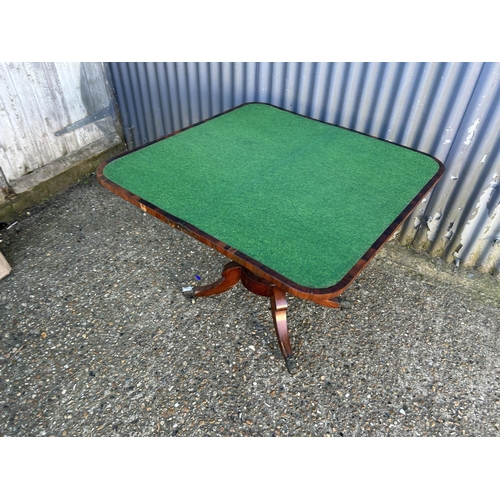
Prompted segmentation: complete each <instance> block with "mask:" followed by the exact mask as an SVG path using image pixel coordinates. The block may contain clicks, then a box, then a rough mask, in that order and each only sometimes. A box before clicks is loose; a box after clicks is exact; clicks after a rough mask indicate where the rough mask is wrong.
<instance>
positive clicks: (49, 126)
mask: <svg viewBox="0 0 500 500" xmlns="http://www.w3.org/2000/svg"><path fill="white" fill-rule="evenodd" d="M111 103H112V92H111V87H110V84H109V83H108V82H107V80H106V74H105V66H104V65H103V63H64V62H58V63H53V62H46V63H44V62H37V63H30V62H20V63H16V62H11V63H5V62H1V63H0V117H1V119H0V169H1V171H2V172H3V177H4V178H5V179H6V182H7V183H9V185H15V184H16V183H17V182H18V181H20V179H22V178H23V177H24V176H26V175H27V174H30V173H33V172H35V171H38V170H39V169H41V168H42V167H46V166H47V165H52V167H53V168H52V169H51V173H53V174H57V173H59V171H60V170H63V169H64V168H67V167H68V166H71V165H70V164H71V160H70V157H71V155H72V154H73V153H76V152H80V151H82V150H88V151H89V154H90V153H92V154H96V153H99V152H101V151H104V150H105V149H107V148H108V147H110V144H111V145H112V144H116V143H118V142H120V138H119V136H118V134H117V130H116V124H115V122H114V120H113V113H114V106H112V105H111ZM54 162H56V163H57V162H58V163H57V164H54Z"/></svg>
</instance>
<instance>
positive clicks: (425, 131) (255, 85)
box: [110, 62, 500, 272]
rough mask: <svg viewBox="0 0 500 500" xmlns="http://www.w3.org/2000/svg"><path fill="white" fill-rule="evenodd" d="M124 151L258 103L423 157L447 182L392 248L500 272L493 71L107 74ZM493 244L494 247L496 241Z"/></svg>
mask: <svg viewBox="0 0 500 500" xmlns="http://www.w3.org/2000/svg"><path fill="white" fill-rule="evenodd" d="M110 69H111V74H112V78H113V82H114V86H115V89H116V94H117V99H118V104H119V108H120V110H121V114H122V120H123V126H124V130H125V135H126V139H127V143H128V146H129V147H130V148H132V147H136V146H139V145H142V144H145V143H147V142H149V141H152V140H154V139H157V138H159V137H162V136H164V135H166V134H169V133H170V132H173V131H175V130H179V129H181V128H183V127H186V126H188V125H190V124H193V123H196V122H199V121H200V120H203V119H205V118H208V117H210V116H213V115H216V114H218V113H220V112H222V111H225V110H227V109H229V108H231V107H234V106H236V105H238V104H242V103H244V102H255V101H259V102H266V103H270V104H274V105H277V106H280V107H282V108H284V109H289V110H291V111H294V112H297V113H300V114H303V115H306V116H310V117H312V118H316V119H319V120H322V121H325V122H329V123H333V124H336V125H341V126H343V127H348V128H350V129H353V130H358V131H360V132H364V133H367V134H370V135H373V136H375V137H379V138H382V139H387V140H390V141H393V142H395V143H397V144H402V145H404V146H409V147H411V148H414V149H418V150H420V151H423V152H426V153H430V154H432V155H433V156H435V157H437V158H438V159H440V160H441V161H443V163H444V164H445V166H446V168H447V171H446V174H445V175H446V176H445V178H443V179H442V180H441V182H440V183H439V184H438V186H437V187H436V188H435V189H434V190H433V192H432V193H431V195H430V196H428V197H427V198H426V200H425V201H423V202H422V203H421V204H420V205H419V206H418V207H416V209H415V212H414V214H413V217H412V218H411V219H410V220H408V221H407V222H406V223H405V224H404V226H403V227H402V228H401V231H400V234H399V238H400V241H401V242H402V243H404V244H409V243H412V244H413V245H414V246H415V247H416V248H417V249H421V250H426V251H428V252H429V253H431V254H432V255H434V256H441V257H443V258H445V259H446V260H447V261H455V262H456V263H457V264H461V265H469V266H476V267H478V268H481V269H482V270H484V271H490V272H491V271H495V270H497V271H498V270H500V208H499V205H500V188H499V177H500V89H499V85H498V79H499V71H500V63H279V62H276V63H110ZM497 240H498V241H497Z"/></svg>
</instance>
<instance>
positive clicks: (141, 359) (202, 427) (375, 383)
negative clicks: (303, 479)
mask: <svg viewBox="0 0 500 500" xmlns="http://www.w3.org/2000/svg"><path fill="white" fill-rule="evenodd" d="M1 238H2V240H3V241H2V243H0V250H1V251H2V253H3V254H4V256H5V257H6V259H7V260H8V262H9V263H10V265H11V266H12V273H11V274H10V275H9V276H7V277H6V278H4V279H3V280H1V281H0V318H1V334H0V409H1V411H0V434H1V435H3V436H499V435H500V357H499V354H500V342H499V326H498V325H500V307H499V305H498V302H495V300H493V298H492V297H488V295H487V294H481V293H479V292H475V291H474V290H476V289H477V287H476V288H474V285H475V284H478V283H480V281H481V280H482V279H495V278H492V277H482V276H481V275H479V274H478V273H475V272H473V271H465V270H464V271H463V272H464V273H465V272H467V273H468V274H466V275H461V276H462V278H463V276H465V277H468V278H469V279H470V283H471V286H472V288H467V287H464V286H463V285H462V282H463V280H462V281H460V280H459V279H457V280H454V279H451V280H450V279H449V278H450V276H451V277H452V278H453V272H454V271H453V269H452V268H451V267H450V266H448V265H443V264H442V262H441V263H440V264H439V266H440V269H441V271H440V272H437V273H435V275H433V277H432V278H429V276H430V275H426V274H425V273H421V272H419V271H418V270H417V269H418V259H419V258H421V257H419V256H417V255H415V256H412V255H411V254H410V253H408V252H409V251H408V250H406V249H403V251H404V252H406V253H407V256H406V257H405V259H406V260H405V262H406V264H405V265H403V264H402V263H401V262H400V261H398V259H397V258H395V257H394V256H395V255H396V254H397V252H400V251H401V248H402V247H401V246H400V245H397V244H393V243H390V244H388V245H386V247H385V248H384V250H383V251H382V252H381V254H380V256H379V257H377V258H376V259H374V260H373V261H372V263H370V265H369V266H368V267H367V268H366V269H365V271H364V272H363V273H362V274H361V275H360V276H359V278H358V279H357V280H356V281H355V283H354V284H353V285H352V286H351V287H350V288H349V289H348V291H347V292H346V293H345V294H344V297H345V299H346V300H348V301H349V302H350V303H351V307H350V308H349V309H343V310H336V309H329V308H326V307H322V306H320V305H316V304H314V303H312V302H307V301H304V300H300V299H297V298H294V297H290V296H289V309H288V323H289V331H290V337H291V342H292V348H293V349H294V353H295V356H296V361H297V372H296V373H295V374H294V375H293V376H292V375H290V374H289V373H288V372H287V370H286V368H285V365H284V363H283V360H282V358H281V354H280V352H279V349H278V346H277V342H276V339H275V333H274V329H273V324H272V318H271V312H270V308H269V304H268V299H266V298H263V297H258V296H255V295H253V294H251V293H250V292H248V291H247V290H246V289H244V288H243V287H242V286H241V285H238V286H237V287H235V288H233V289H232V290H230V291H229V292H226V293H225V294H222V295H218V296H214V297H207V298H200V299H198V300H197V301H196V303H195V304H194V305H193V304H191V303H190V302H189V301H188V300H187V299H186V298H184V297H183V296H182V294H181V293H180V289H181V287H182V286H186V285H189V284H195V281H196V280H195V276H196V275H200V276H201V277H202V280H201V282H202V283H210V282H211V281H213V280H215V279H217V278H218V277H219V276H220V271H221V269H222V266H223V265H224V263H226V262H227V259H226V258H225V257H223V256H222V255H220V254H218V253H217V252H215V251H213V250H211V249H209V248H208V247H206V246H204V245H202V244H201V243H198V242H197V241H196V240H194V239H192V238H190V237H188V236H186V235H184V234H183V233H181V232H179V231H177V230H174V229H172V228H170V227H169V226H167V225H166V224H164V223H162V222H160V221H158V220H156V219H155V218H153V217H151V216H149V215H146V214H143V213H142V212H141V211H140V210H138V209H136V208H135V207H133V206H132V205H130V204H129V203H127V202H126V201H124V200H122V199H121V198H119V197H117V196H115V195H113V194H111V193H110V192H109V191H107V190H106V189H104V188H103V187H101V186H100V185H99V184H98V183H97V181H96V178H95V175H91V176H89V177H88V178H87V179H85V180H84V181H82V182H81V183H79V184H78V185H77V186H75V187H73V188H71V189H69V190H67V191H65V192H64V193H61V194H59V195H57V196H55V197H54V198H52V199H50V200H48V201H47V202H45V203H44V204H42V205H40V206H38V207H36V208H35V209H33V210H31V211H30V213H27V214H26V216H23V217H21V218H20V219H19V221H18V223H17V224H16V225H15V226H13V227H11V228H10V229H6V228H5V229H4V230H3V231H2V232H1ZM412 259H413V260H412ZM412 262H413V263H414V264H415V265H411V263H412ZM439 266H437V263H436V268H437V267H439ZM443 266H444V268H445V269H443ZM457 272H458V271H457ZM441 275H442V276H446V278H447V280H442V279H440V278H439V276H441ZM457 276H458V275H457ZM478 286H479V285H478Z"/></svg>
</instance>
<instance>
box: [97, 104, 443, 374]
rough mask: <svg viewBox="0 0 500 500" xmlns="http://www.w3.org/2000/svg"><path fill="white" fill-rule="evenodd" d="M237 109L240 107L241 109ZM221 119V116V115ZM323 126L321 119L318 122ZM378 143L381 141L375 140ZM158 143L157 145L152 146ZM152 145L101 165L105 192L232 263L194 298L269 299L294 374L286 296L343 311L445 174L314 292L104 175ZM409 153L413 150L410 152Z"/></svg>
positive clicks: (198, 289) (100, 177)
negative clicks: (242, 291)
mask: <svg viewBox="0 0 500 500" xmlns="http://www.w3.org/2000/svg"><path fill="white" fill-rule="evenodd" d="M238 107H239V106H238ZM234 109H236V108H233V109H230V110H228V111H225V112H224V113H221V114H220V115H222V114H225V113H228V112H230V111H233V110H234ZM220 115H217V116H220ZM213 118H216V116H214V117H212V118H209V119H208V120H211V119H213ZM208 120H204V121H202V122H199V123H197V124H195V125H191V126H189V127H186V128H184V129H182V130H179V131H176V132H174V133H172V134H169V135H167V136H166V137H163V138H161V139H159V140H164V139H167V138H169V137H171V136H174V135H176V134H178V133H179V132H182V131H184V130H187V129H190V128H192V127H196V126H198V125H201V124H202V123H204V122H206V121H208ZM317 121H319V120H317ZM375 139H377V140H382V139H378V138H375ZM153 142H157V141H153ZM150 144H152V143H149V144H146V145H144V146H141V147H139V148H136V149H134V150H132V151H127V152H126V153H123V154H122V155H119V156H117V157H115V158H111V159H110V160H108V161H106V162H104V163H102V164H101V165H100V166H99V168H98V170H97V178H98V181H99V182H100V183H101V184H102V185H103V186H104V187H105V188H107V189H109V190H110V191H111V192H113V193H114V194H116V195H118V196H120V197H122V198H124V199H125V200H127V201H129V202H130V203H132V204H133V205H135V206H137V207H139V208H140V209H141V210H143V211H144V212H147V213H149V214H150V215H153V216H154V217H156V218H157V219H159V220H161V221H163V222H165V223H167V224H169V225H170V226H172V227H174V228H176V229H178V230H180V231H183V232H184V233H186V234H188V235H189V236H191V237H193V238H195V239H197V240H198V241H200V242H202V243H204V244H205V245H207V246H209V247H211V248H213V249H215V250H217V251H218V252H220V253H221V254H223V255H225V256H226V257H228V258H229V259H231V261H232V262H230V263H228V264H227V265H226V266H225V267H224V269H223V271H222V277H221V278H220V279H219V280H218V281H216V282H215V283H213V284H211V285H204V286H199V287H196V288H194V289H193V290H192V295H193V296H194V297H204V296H209V295H215V294H219V293H223V292H225V291H227V290H229V289H230V288H231V287H233V286H235V285H236V284H237V283H238V282H239V281H241V283H242V284H243V285H244V286H245V287H246V288H247V289H248V290H249V291H251V292H252V293H255V294H257V295H262V296H266V297H270V301H271V310H272V314H273V320H274V325H275V329H276V334H277V337H278V343H279V347H280V350H281V353H282V355H283V358H284V359H285V363H286V366H287V368H288V369H289V370H290V366H291V364H290V363H291V360H292V349H291V345H290V339H289V335H288V329H287V322H286V310H287V302H286V295H285V294H286V293H290V294H292V295H294V296H296V297H299V298H302V299H306V300H311V301H313V302H316V303H318V304H321V305H323V306H327V307H332V308H338V307H340V299H339V296H340V295H341V294H342V293H343V292H344V291H345V289H346V288H347V287H348V286H349V285H350V284H351V283H352V281H353V280H354V279H355V278H356V276H357V275H358V274H359V273H360V272H361V271H362V270H363V269H364V268H365V267H366V265H367V264H368V263H369V262H370V260H371V259H372V258H373V257H374V255H375V254H376V253H377V252H378V251H379V250H380V248H381V247H382V246H383V245H384V243H386V242H387V241H388V240H389V239H390V238H391V236H392V235H393V233H394V232H395V231H396V230H397V228H398V227H399V226H400V225H401V224H402V223H403V222H404V220H405V219H406V218H407V217H408V216H409V215H410V214H411V212H412V211H413V209H414V208H415V206H416V205H417V204H418V203H419V202H420V201H421V200H422V198H423V197H424V196H425V195H426V194H427V193H428V192H429V191H430V190H431V189H432V188H433V187H434V185H435V184H436V183H437V182H438V180H439V179H440V178H441V176H442V175H443V173H444V165H443V164H442V163H441V162H440V161H439V160H436V159H435V160H436V161H437V163H438V164H439V169H438V172H437V173H436V174H435V175H434V176H433V177H432V178H431V179H430V180H429V182H427V184H426V185H425V186H424V187H423V188H422V189H421V190H420V192H418V193H417V194H416V196H415V197H414V198H413V199H412V201H411V202H410V203H409V204H408V205H407V206H406V207H405V209H404V210H403V211H402V212H401V213H400V214H399V216H398V217H396V219H395V220H394V221H393V222H392V223H391V224H390V225H389V227H387V229H386V230H385V231H384V232H383V233H382V234H381V235H380V236H379V238H378V239H377V240H376V241H375V242H374V243H373V245H372V246H371V247H370V248H369V249H368V250H367V251H366V252H365V254H364V255H363V256H362V257H361V259H360V260H359V261H358V262H357V263H356V264H355V265H354V266H353V267H352V268H351V270H350V271H349V272H348V273H347V274H346V275H345V276H344V277H343V278H342V279H341V280H339V281H338V282H337V283H336V284H334V285H332V286H330V287H327V288H311V287H306V286H302V285H300V284H298V283H295V282H293V281H291V280H289V279H288V278H286V277H285V276H283V275H281V274H279V273H277V272H276V271H274V270H273V269H270V268H269V267H267V266H265V265H263V264H261V263H260V262H258V261H256V260H255V259H253V258H252V257H250V256H248V255H246V254H244V253H242V252H240V251H238V250H237V249H235V248H232V247H230V246H229V245H227V244H226V243H224V242H222V241H220V240H218V239H216V238H214V237H213V236H211V235H210V234H207V233H205V232H204V231H202V230H200V229H198V228H197V227H195V226H193V225H192V224H190V223H188V222H186V221H184V220H182V219H179V218H178V217H176V216H174V215H172V214H170V213H168V212H166V211H164V210H162V209H160V208H159V207H157V206H155V205H153V204H152V203H150V202H148V201H147V200H144V199H142V198H140V197H139V196H137V195H135V194H133V193H131V192H130V191H128V190H126V189H124V188H122V187H121V186H119V185H117V184H115V183H114V182H112V181H110V180H109V179H107V178H106V177H105V175H104V168H105V167H106V165H107V164H108V163H110V162H111V161H113V160H115V159H117V158H120V157H122V156H125V155H127V154H130V153H133V152H134V151H137V150H138V149H142V148H144V147H147V146H149V145H150ZM407 149H411V148H407Z"/></svg>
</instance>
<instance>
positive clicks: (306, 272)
mask: <svg viewBox="0 0 500 500" xmlns="http://www.w3.org/2000/svg"><path fill="white" fill-rule="evenodd" d="M443 172H444V166H443V164H442V163H441V162H440V161H439V160H437V159H435V158H433V157H431V156H429V155H427V154H424V153H421V152H418V151H415V150H412V149H409V148H406V147H403V146H399V145H396V144H393V143H391V142H388V141H384V140H381V139H376V138H374V137H370V136H367V135H364V134H361V133H358V132H354V131H351V130H347V129H345V128H342V127H338V126H334V125H331V124H328V123H324V122H321V121H318V120H314V119H310V118H307V117H304V116H301V115H298V114H295V113H292V112H289V111H286V110H282V109H280V108H277V107H275V106H271V105H268V104H260V103H250V104H244V105H241V106H238V107H236V108H233V109H231V110H229V111H226V112H224V113H222V114H220V115H217V116H215V117H213V118H210V119H208V120H205V121H203V122H201V123H198V124H196V125H192V126H190V127H187V128H185V129H183V130H180V131H178V132H175V133H173V134H170V135H168V136H167V137H165V138H163V139H160V140H158V141H155V142H152V143H149V144H147V145H145V146H142V147H139V148H136V149H135V150H132V151H128V152H126V153H124V154H122V155H120V156H118V157H116V158H113V159H111V160H109V161H108V162H104V163H103V164H101V165H100V167H99V169H98V174H97V175H98V179H99V182H100V183H101V184H102V185H103V186H104V187H106V188H108V189H109V190H110V191H112V192H113V193H115V194H117V195H119V196H121V197H123V198H125V199H126V200H128V201H129V202H131V203H133V204H134V205H136V206H137V207H139V208H140V209H142V210H144V211H145V212H148V213H149V214H151V215H153V216H155V217H157V218H158V219H160V220H162V221H164V222H166V223H167V224H169V225H171V226H173V227H175V228H177V229H179V230H181V231H183V232H185V233H187V234H189V235H190V236H192V237H194V238H196V239H197V240H199V241H201V242H203V243H205V244H206V245H208V246H209V247H212V248H214V249H215V250H217V251H219V252H220V253H222V254H223V255H225V256H226V257H228V258H229V259H230V262H228V264H227V265H226V266H225V267H224V269H223V271H222V276H221V278H220V279H219V280H218V281H216V282H215V283H213V284H211V285H205V286H197V287H194V288H193V287H185V288H183V292H184V293H185V294H188V295H191V296H192V297H203V296H208V295H214V294H218V293H222V292H225V291H226V290H228V289H230V288H231V287H233V286H234V285H236V284H237V283H238V282H240V281H241V283H242V284H243V285H244V286H245V287H246V288H247V289H248V290H250V291H251V292H253V293H256V294H258V295H263V296H267V297H269V298H270V302H271V310H272V316H273V320H274V325H275V330H276V334H277V337H278V343H279V347H280V350H281V353H282V355H283V358H284V359H285V363H286V366H287V368H288V369H289V370H290V362H291V360H292V348H291V344H290V338H289V335H288V330H287V322H286V311H287V301H286V293H289V294H292V295H294V296H297V297H300V298H303V299H307V300H312V301H314V302H317V303H318V304H322V305H324V306H327V307H339V306H340V298H339V296H340V295H341V293H342V292H343V291H344V290H345V289H346V288H347V287H348V286H349V284H350V283H351V282H352V281H353V279H354V278H355V277H356V276H357V274H358V273H359V272H360V271H361V270H362V269H363V268H364V267H365V266H366V264H367V263H368V262H369V261H370V259H371V258H372V257H373V256H374V255H375V253H376V252H377V251H378V250H379V249H380V248H381V246H382V245H383V244H384V243H385V242H386V241H387V240H388V239H389V238H390V237H391V235H392V234H393V232H394V231H395V230H396V229H397V227H398V226H399V225H400V224H401V223H402V222H403V221H404V220H405V218H406V217H408V215H409V214H410V213H411V211H412V210H413V208H414V207H415V206H416V204H417V203H418V202H419V201H420V200H421V199H422V198H423V197H424V196H425V194H426V193H427V192H428V191H429V190H430V189H431V188H432V187H433V186H434V184H435V183H436V182H437V181H438V180H439V178H440V177H441V175H442V174H443Z"/></svg>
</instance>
